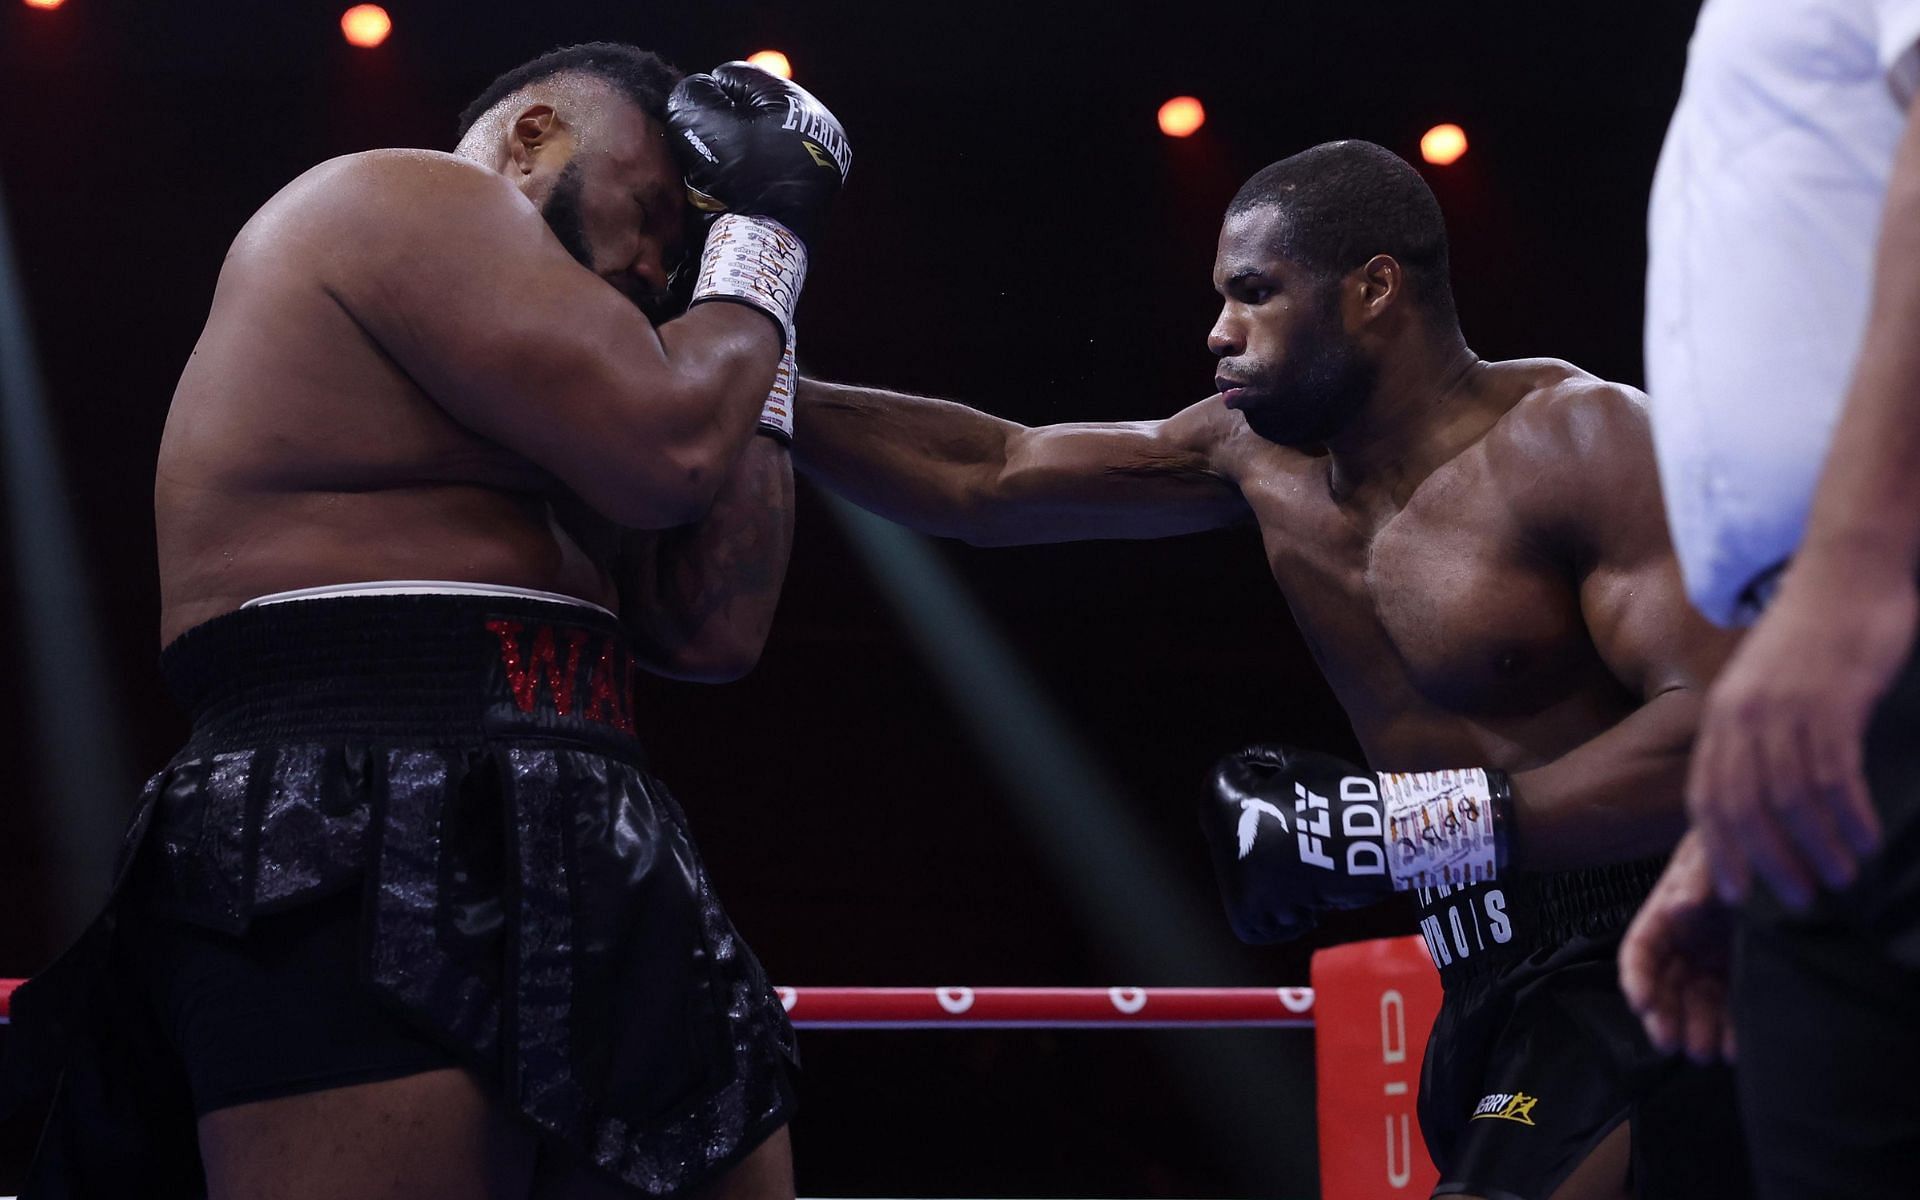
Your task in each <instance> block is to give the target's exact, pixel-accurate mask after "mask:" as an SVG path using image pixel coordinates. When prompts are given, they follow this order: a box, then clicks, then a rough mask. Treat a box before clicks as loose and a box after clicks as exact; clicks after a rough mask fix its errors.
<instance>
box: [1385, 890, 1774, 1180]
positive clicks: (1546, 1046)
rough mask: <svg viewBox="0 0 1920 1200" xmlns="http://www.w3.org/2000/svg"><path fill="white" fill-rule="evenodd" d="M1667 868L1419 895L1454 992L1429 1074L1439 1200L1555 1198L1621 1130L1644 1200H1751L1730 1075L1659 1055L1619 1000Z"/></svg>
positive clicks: (1433, 947) (1431, 1046) (1431, 1041)
mask: <svg viewBox="0 0 1920 1200" xmlns="http://www.w3.org/2000/svg"><path fill="white" fill-rule="evenodd" d="M1660 866H1661V864H1659V863H1638V864H1632V865H1628V866H1620V867H1603V868H1597V869H1592V870H1581V871H1569V872H1560V873H1555V874H1533V873H1525V872H1523V873H1521V874H1519V875H1516V876H1515V877H1513V878H1511V879H1506V880H1501V881H1498V882H1495V883H1490V884H1476V885H1474V886H1471V887H1464V888H1452V889H1447V888H1431V889H1424V890H1422V891H1421V892H1419V893H1417V899H1418V901H1419V904H1420V927H1421V932H1422V934H1423V935H1424V937H1425V938H1426V942H1427V949H1428V951H1429V953H1431V954H1432V955H1433V958H1434V961H1435V962H1436V963H1437V964H1439V967H1440V977H1441V982H1442V984H1443V985H1444V987H1445V998H1444V999H1443V1000H1442V1002H1441V1006H1440V1015H1439V1017H1438V1018H1437V1019H1436V1020H1435V1021H1434V1026H1433V1033H1432V1034H1431V1036H1430V1037H1429V1038H1428V1041H1427V1057H1426V1062H1425V1064H1424V1067H1423V1069H1422V1071H1421V1079H1420V1108H1419V1112H1420V1128H1421V1132H1422V1134H1423V1135H1424V1136H1425V1138H1426V1142H1427V1150H1428V1153H1429V1155H1430V1156H1431V1157H1432V1159H1433V1161H1434V1164H1435V1165H1436V1166H1437V1167H1439V1170H1440V1183H1439V1185H1438V1186H1437V1187H1436V1188H1435V1189H1434V1192H1433V1194H1434V1195H1435V1196H1453V1195H1471V1196H1483V1197H1486V1198H1487V1200H1549V1197H1551V1196H1552V1195H1553V1193H1554V1191H1555V1190H1556V1189H1557V1188H1558V1187H1559V1186H1560V1185H1561V1184H1562V1183H1563V1182H1564V1181H1565V1180H1566V1179H1567V1178H1568V1177H1569V1176H1570V1175H1571V1174H1572V1173H1573V1172H1574V1170H1575V1169H1576V1168H1577V1167H1578V1166H1579V1165H1580V1164H1581V1162H1583V1161H1584V1160H1585V1159H1586V1158H1587V1156H1588V1155H1589V1154H1590V1153H1592V1151H1593V1150H1594V1148H1595V1147H1597V1146H1598V1145H1599V1144H1600V1143H1601V1141H1602V1140H1604V1139H1605V1138H1606V1137H1607V1135H1608V1134H1610V1133H1612V1132H1613V1131H1614V1130H1615V1129H1617V1128H1618V1127H1619V1126H1620V1124H1621V1123H1622V1122H1630V1123H1631V1126H1632V1132H1631V1140H1632V1162H1631V1166H1630V1171H1631V1177H1632V1181H1633V1187H1634V1195H1636V1196H1639V1197H1642V1198H1643V1200H1645V1198H1665V1197H1675V1198H1679V1197H1687V1198H1688V1200H1714V1198H1716V1197H1727V1198H1728V1200H1733V1198H1735V1197H1746V1196H1748V1195H1750V1188H1749V1186H1748V1182H1747V1174H1746V1158H1745V1146H1744V1143H1743V1141H1742V1139H1741V1137H1740V1133H1739V1122H1738V1114H1737V1112H1736V1109H1735V1103H1734V1091H1733V1083H1732V1079H1731V1077H1730V1073H1729V1072H1727V1071H1726V1070H1725V1069H1724V1068H1701V1067H1695V1066H1691V1065H1689V1064H1686V1063H1685V1062H1684V1061H1681V1060H1675V1059H1672V1058H1669V1057H1666V1056H1664V1055H1661V1054H1659V1053H1657V1052H1656V1051H1655V1050H1654V1049H1653V1047H1652V1046H1651V1045H1650V1044H1649V1043H1648V1042H1647V1039H1646V1034H1645V1032H1644V1031H1643V1030H1642V1029H1641V1026H1640V1022H1639V1021H1638V1020H1637V1019H1636V1018H1635V1017H1634V1015H1633V1013H1632V1011H1631V1010H1630V1009H1629V1008H1628V1007H1627V1003H1626V1000H1625V999H1624V998H1623V997H1622V996H1621V994H1620V985H1619V969H1618V966H1617V965H1616V962H1615V955H1616V954H1617V952H1618V950H1619V946H1620V938H1621V936H1622V934H1623V933H1624V932H1625V929H1626V925H1627V923H1628V922H1629V921H1630V920H1631V919H1632V917H1633V913H1634V911H1635V909H1636V908H1638V906H1639V904H1640V901H1641V900H1642V899H1643V898H1644V897H1645V896H1646V893H1647V891H1648V889H1649V888H1651V887H1652V885H1653V881H1654V880H1655V879H1656V878H1657V877H1658V875H1659V870H1660Z"/></svg>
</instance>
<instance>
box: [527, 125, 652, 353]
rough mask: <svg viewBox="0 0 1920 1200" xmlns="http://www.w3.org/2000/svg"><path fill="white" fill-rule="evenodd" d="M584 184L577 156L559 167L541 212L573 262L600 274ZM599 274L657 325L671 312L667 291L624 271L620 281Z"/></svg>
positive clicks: (548, 226)
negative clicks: (583, 202) (589, 228)
mask: <svg viewBox="0 0 1920 1200" xmlns="http://www.w3.org/2000/svg"><path fill="white" fill-rule="evenodd" d="M584 185H585V177H584V176H583V175H582V173H581V171H580V160H579V159H577V158H576V159H574V160H572V161H571V162H569V163H567V165H566V166H564V167H562V168H560V178H558V179H556V180H554V181H553V191H552V192H550V193H548V195H547V202H546V203H545V204H542V205H541V206H540V215H541V216H542V217H545V218H546V221H547V228H549V229H551V230H553V236H554V237H555V238H558V239H559V241H560V245H561V247H562V248H563V249H565V250H566V252H567V253H568V254H570V255H572V256H573V261H575V262H577V263H579V264H580V265H581V266H583V267H585V268H586V269H587V270H589V271H592V272H593V273H594V274H596V275H599V274H600V272H599V269H598V268H596V267H595V266H594V265H593V247H591V246H589V245H588V244H587V223H586V218H585V216H584V215H582V213H581V204H580V194H581V191H582V189H583V187H584ZM600 277H601V278H602V279H606V280H607V283H608V284H609V285H611V286H612V287H613V288H614V289H615V290H616V291H618V292H619V293H620V294H621V295H623V296H625V297H626V298H627V299H628V300H631V301H632V302H633V304H634V307H636V308H638V309H639V310H640V311H641V312H643V313H645V314H646V315H647V319H648V320H650V321H652V322H653V323H654V324H656V325H658V324H660V323H661V322H662V321H664V320H666V318H667V317H668V316H669V315H670V308H671V304H672V301H671V298H670V297H669V296H668V294H667V293H665V292H655V291H651V290H649V289H648V288H647V287H646V286H645V285H643V284H642V283H641V282H640V281H639V280H637V279H635V278H634V277H633V276H632V275H631V274H626V273H623V274H622V275H621V277H620V278H619V279H618V280H614V279H607V277H606V276H604V275H601V276H600Z"/></svg>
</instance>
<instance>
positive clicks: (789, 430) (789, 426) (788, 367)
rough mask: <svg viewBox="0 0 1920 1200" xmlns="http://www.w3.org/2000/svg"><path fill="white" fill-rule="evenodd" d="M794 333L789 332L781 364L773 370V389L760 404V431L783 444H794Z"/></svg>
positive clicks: (781, 354)
mask: <svg viewBox="0 0 1920 1200" xmlns="http://www.w3.org/2000/svg"><path fill="white" fill-rule="evenodd" d="M794 373H795V372H794V366H793V334H792V333H788V334H787V348H786V349H785V350H783V351H781V352H780V365H779V366H778V367H775V368H774V371H773V390H772V391H770V392H768V393H767V402H766V403H765V404H762V405H761V406H760V432H761V433H764V434H766V435H767V436H768V437H770V438H775V439H778V440H779V441H780V442H781V444H783V445H787V446H791V445H793V377H794Z"/></svg>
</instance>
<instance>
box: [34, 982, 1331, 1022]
mask: <svg viewBox="0 0 1920 1200" xmlns="http://www.w3.org/2000/svg"><path fill="white" fill-rule="evenodd" d="M22 982H24V981H23V980H19V979H0V1021H4V1020H6V1018H7V1014H8V1003H9V1001H10V1000H11V999H12V997H13V990H14V989H15V988H17V987H19V986H20V984H21V983H22ZM778 991H779V993H780V1000H781V1003H783V1004H785V1005H786V1008H787V1014H788V1016H790V1017H791V1018H792V1020H793V1023H794V1025H795V1026H797V1027H799V1028H801V1029H941V1028H949V1027H961V1028H969V1029H983V1028H984V1029H1042V1028H1066V1029H1102V1028H1133V1029H1154V1028H1164V1027H1167V1026H1184V1027H1188V1028H1200V1027H1215V1028H1218V1027H1221V1026H1251V1027H1264V1028H1282V1029H1309V1028H1312V1026H1313V989H1312V988H1135V987H1111V988H1020V987H1000V988H990V987H983V988H967V987H919V988H855V987H808V988H787V987H783V988H779V989H778Z"/></svg>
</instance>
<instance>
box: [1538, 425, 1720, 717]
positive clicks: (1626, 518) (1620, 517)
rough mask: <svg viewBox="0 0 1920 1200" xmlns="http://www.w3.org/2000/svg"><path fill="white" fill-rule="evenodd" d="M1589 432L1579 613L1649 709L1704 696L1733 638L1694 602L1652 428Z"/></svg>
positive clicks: (1581, 493) (1580, 514) (1578, 507)
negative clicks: (1664, 699)
mask: <svg viewBox="0 0 1920 1200" xmlns="http://www.w3.org/2000/svg"><path fill="white" fill-rule="evenodd" d="M1591 432H1592V433H1593V434H1594V436H1593V438H1592V439H1591V441H1589V442H1588V443H1587V444H1585V445H1583V446H1581V447H1579V449H1578V456H1579V461H1580V467H1581V469H1580V470H1579V471H1577V472H1575V473H1572V475H1571V477H1572V479H1573V480H1574V488H1575V495H1576V497H1577V502H1576V504H1575V506H1574V508H1573V512H1574V514H1575V515H1574V518H1573V519H1574V520H1575V521H1576V522H1577V523H1578V529H1577V531H1576V533H1575V538H1574V541H1575V544H1576V547H1577V549H1576V562H1577V563H1578V568H1577V569H1578V574H1579V588H1580V609H1581V615H1582V617H1583V618H1584V620H1585V622H1586V626H1587V631H1588V635H1589V636H1590V637H1591V638H1592V641H1593V646H1594V649H1595V650H1596V651H1598V653H1599V655H1600V658H1601V661H1603V662H1604V663H1605V664H1606V666H1607V668H1608V670H1609V671H1610V672H1611V673H1612V674H1613V676H1614V678H1615V679H1617V680H1619V681H1620V684H1621V685H1622V686H1623V687H1625V688H1626V689H1627V690H1628V691H1630V692H1632V693H1634V694H1635V695H1637V696H1639V697H1640V698H1641V699H1642V700H1649V699H1652V698H1653V697H1655V696H1658V695H1661V694H1663V693H1666V692H1671V691H1675V690H1679V689H1686V690H1690V691H1694V692H1696V693H1698V692H1704V691H1705V690H1706V687H1707V685H1708V684H1709V683H1711V682H1712V679H1713V676H1714V675H1715V674H1716V673H1717V672H1718V671H1719V669H1720V666H1721V664H1722V663H1723V662H1724V661H1725V660H1726V657H1727V655H1728V654H1729V653H1731V651H1732V648H1733V642H1734V638H1733V636H1732V635H1730V634H1729V633H1727V631H1725V630H1722V629H1720V628H1718V627H1716V626H1715V625H1713V624H1712V623H1710V622H1709V621H1707V619H1706V618H1705V617H1703V616H1701V615H1700V613H1699V611H1698V610H1696V609H1695V608H1694V607H1693V605H1692V603H1691V602H1690V601H1689V600H1688V599H1687V592H1686V585H1685V582H1684V580H1683V579H1682V576H1681V574H1680V564H1679V560H1678V559H1677V558H1676V557H1675V555H1674V550H1673V542H1672V539H1671V536H1670V535H1669V533H1668V530H1667V522H1666V510H1665V507H1664V506H1663V505H1662V504H1661V500H1660V481H1659V476H1658V473H1657V468H1656V466H1655V461H1654V457H1653V445H1652V440H1651V436H1650V433H1649V431H1648V429H1647V426H1646V423H1645V421H1644V420H1643V419H1642V418H1641V414H1640V413H1639V412H1638V411H1637V410H1630V411H1621V412H1617V413H1613V414H1603V415H1602V416H1601V417H1600V419H1599V420H1598V422H1597V423H1596V426H1595V427H1593V428H1592V430H1591Z"/></svg>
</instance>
